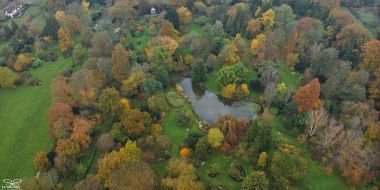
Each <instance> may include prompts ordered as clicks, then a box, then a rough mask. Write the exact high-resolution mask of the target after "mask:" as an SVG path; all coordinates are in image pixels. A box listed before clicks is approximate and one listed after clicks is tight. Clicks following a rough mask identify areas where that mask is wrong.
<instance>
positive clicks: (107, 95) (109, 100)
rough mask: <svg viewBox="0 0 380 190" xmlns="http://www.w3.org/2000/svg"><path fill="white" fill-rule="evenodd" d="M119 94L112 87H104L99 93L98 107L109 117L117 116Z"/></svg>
mask: <svg viewBox="0 0 380 190" xmlns="http://www.w3.org/2000/svg"><path fill="white" fill-rule="evenodd" d="M120 100H121V98H120V94H119V92H118V91H117V90H116V89H114V88H106V89H104V90H102V92H101V93H100V95H99V100H98V108H99V109H100V110H101V111H102V112H103V113H105V114H108V115H110V116H111V117H114V118H115V117H117V115H118V113H119V111H120Z"/></svg>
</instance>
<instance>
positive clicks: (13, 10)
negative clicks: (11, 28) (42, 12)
mask: <svg viewBox="0 0 380 190" xmlns="http://www.w3.org/2000/svg"><path fill="white" fill-rule="evenodd" d="M24 6H25V3H24V2H23V1H12V2H10V3H9V4H8V5H7V6H6V7H5V8H4V9H3V11H4V15H5V16H6V17H8V18H13V17H16V16H18V15H20V14H22V11H23V8H24Z"/></svg>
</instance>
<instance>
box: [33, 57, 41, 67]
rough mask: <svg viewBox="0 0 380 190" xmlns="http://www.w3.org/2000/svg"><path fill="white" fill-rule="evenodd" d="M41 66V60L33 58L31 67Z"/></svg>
mask: <svg viewBox="0 0 380 190" xmlns="http://www.w3.org/2000/svg"><path fill="white" fill-rule="evenodd" d="M41 66H42V61H41V60H39V59H37V60H35V61H34V62H33V64H32V67H33V69H35V68H37V67H41Z"/></svg>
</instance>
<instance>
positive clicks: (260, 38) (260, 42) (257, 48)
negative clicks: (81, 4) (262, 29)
mask: <svg viewBox="0 0 380 190" xmlns="http://www.w3.org/2000/svg"><path fill="white" fill-rule="evenodd" d="M266 40H267V37H266V36H265V35H264V34H259V35H257V36H256V38H255V39H253V40H252V41H251V50H252V54H253V55H254V56H257V55H258V54H259V53H260V52H261V51H263V49H264V47H265V41H266Z"/></svg>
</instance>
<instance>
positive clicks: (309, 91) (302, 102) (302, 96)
mask: <svg viewBox="0 0 380 190" xmlns="http://www.w3.org/2000/svg"><path fill="white" fill-rule="evenodd" d="M320 91H321V85H320V83H319V79H317V78H315V79H313V80H312V81H310V82H309V83H308V84H306V85H305V86H303V87H301V88H300V89H299V90H298V91H297V93H296V94H295V95H294V96H293V100H294V101H296V102H297V103H298V111H299V112H306V111H309V110H311V109H316V108H319V107H320V106H321V101H320V99H319V96H320Z"/></svg>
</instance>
